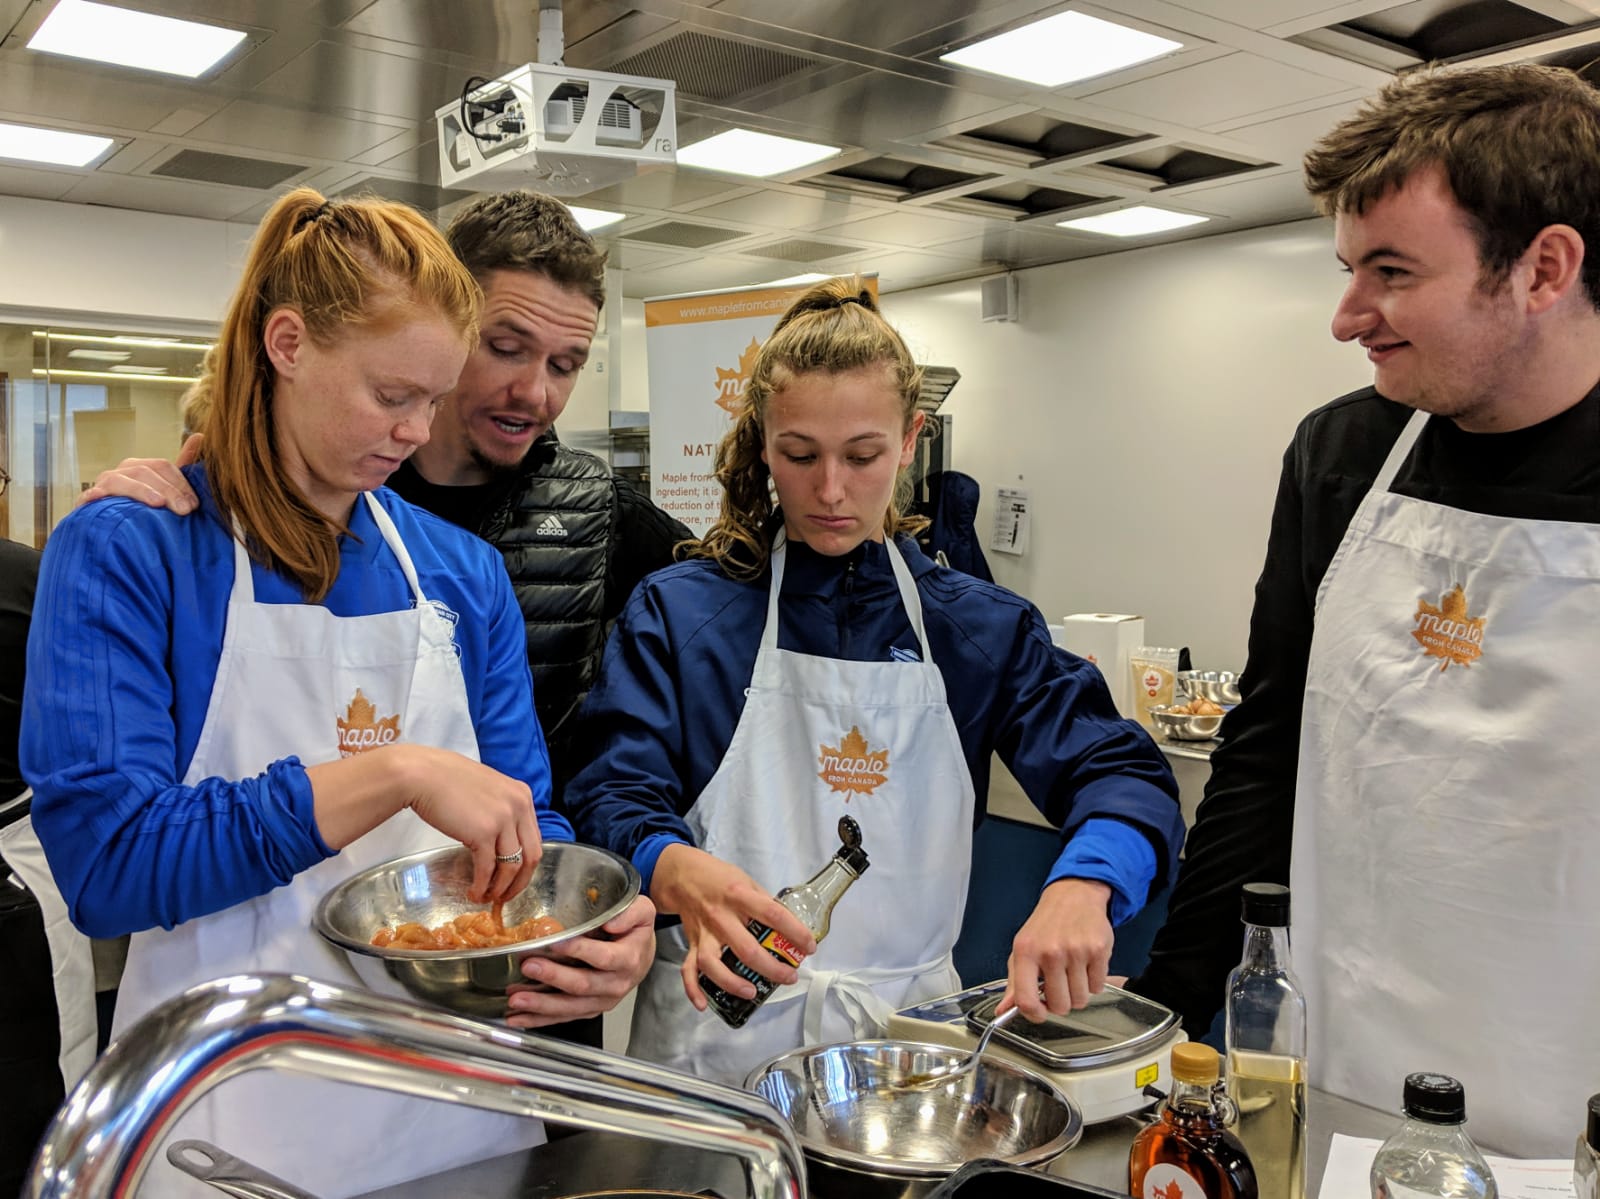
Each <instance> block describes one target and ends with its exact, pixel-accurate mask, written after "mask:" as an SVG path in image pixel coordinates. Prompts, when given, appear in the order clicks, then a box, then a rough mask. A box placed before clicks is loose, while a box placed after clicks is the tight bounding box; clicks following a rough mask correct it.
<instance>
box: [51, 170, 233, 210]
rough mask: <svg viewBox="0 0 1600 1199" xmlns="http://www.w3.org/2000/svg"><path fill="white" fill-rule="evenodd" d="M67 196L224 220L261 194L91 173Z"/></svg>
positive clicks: (73, 199) (80, 200) (82, 201)
mask: <svg viewBox="0 0 1600 1199" xmlns="http://www.w3.org/2000/svg"><path fill="white" fill-rule="evenodd" d="M66 199H67V200H68V201H69V202H71V203H73V204H105V205H108V206H109V207H112V208H134V209H138V210H140V211H142V212H166V213H172V214H174V215H177V216H194V217H209V218H210V219H212V220H217V221H225V220H229V219H231V218H233V217H234V216H236V215H237V214H238V213H240V212H242V211H244V210H245V209H247V208H250V207H252V206H253V205H255V204H257V203H258V202H259V201H260V199H261V193H260V192H258V191H249V190H246V189H244V188H236V187H206V186H204V185H202V184H198V183H190V182H187V181H186V180H180V179H152V178H150V177H149V176H145V175H90V176H89V177H88V178H86V179H84V180H83V181H82V182H80V183H79V184H78V186H77V187H75V188H73V189H72V190H71V191H70V192H68V193H67V196H66Z"/></svg>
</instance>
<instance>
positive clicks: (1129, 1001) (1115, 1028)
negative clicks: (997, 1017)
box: [967, 987, 1178, 1071]
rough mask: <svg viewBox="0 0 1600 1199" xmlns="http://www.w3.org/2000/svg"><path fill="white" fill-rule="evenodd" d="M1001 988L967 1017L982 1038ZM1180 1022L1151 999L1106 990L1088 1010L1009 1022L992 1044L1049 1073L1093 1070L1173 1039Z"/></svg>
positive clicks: (973, 1009) (1175, 1016) (1139, 1053)
mask: <svg viewBox="0 0 1600 1199" xmlns="http://www.w3.org/2000/svg"><path fill="white" fill-rule="evenodd" d="M1003 990H1004V988H1003V987H1002V988H1001V990H999V991H996V992H995V994H994V995H992V996H990V997H989V998H987V999H985V1000H983V1001H982V1002H981V1003H979V1004H978V1005H977V1006H975V1007H974V1008H972V1010H971V1011H969V1012H968V1013H967V1026H968V1027H969V1028H970V1029H972V1031H973V1032H974V1033H981V1032H982V1031H983V1030H984V1029H985V1028H987V1027H988V1025H989V1022H990V1021H991V1020H993V1019H994V1009H995V1008H996V1007H998V1006H999V1003H1000V996H1001V994H1002V993H1003ZM1177 1024H1178V1017H1177V1015H1176V1014H1175V1013H1174V1012H1173V1011H1171V1009H1169V1008H1166V1007H1164V1006H1162V1005H1161V1004H1159V1003H1157V1002H1155V1000H1153V999H1146V998H1144V997H1143V996H1142V995H1135V994H1133V993H1132V992H1130V991H1124V990H1122V989H1120V988H1118V987H1107V988H1106V989H1105V990H1104V991H1102V992H1100V994H1098V995H1095V996H1093V997H1092V998H1091V999H1090V1000H1089V1006H1088V1007H1086V1008H1083V1009H1081V1010H1080V1011H1076V1012H1070V1013H1068V1014H1067V1015H1065V1016H1049V1017H1047V1018H1046V1019H1045V1020H1044V1021H1043V1022H1042V1023H1039V1024H1033V1023H1031V1022H1029V1021H1027V1020H1013V1021H1012V1022H1011V1023H1010V1024H1007V1025H1005V1026H1004V1027H1003V1028H1001V1029H999V1030H998V1031H997V1032H996V1033H995V1034H994V1039H995V1040H996V1041H999V1042H1001V1043H1002V1044H1004V1045H1006V1046H1007V1047H1008V1048H1010V1049H1014V1050H1016V1051H1017V1052H1018V1053H1022V1054H1025V1055H1026V1056H1027V1057H1028V1058H1030V1059H1031V1060H1033V1061H1035V1062H1038V1063H1039V1064H1040V1065H1041V1066H1043V1067H1045V1068H1046V1069H1049V1070H1067V1071H1070V1070H1092V1069H1096V1068H1098V1067H1100V1066H1111V1065H1115V1064H1117V1063H1118V1062H1125V1061H1128V1060H1130V1059H1132V1058H1135V1057H1139V1056H1140V1055H1142V1054H1146V1053H1148V1052H1149V1051H1150V1050H1151V1048H1152V1047H1153V1046H1154V1045H1156V1044H1157V1043H1159V1042H1161V1041H1163V1040H1165V1039H1166V1038H1167V1037H1169V1036H1171V1035H1172V1033H1173V1030H1174V1029H1175V1028H1176V1027H1177Z"/></svg>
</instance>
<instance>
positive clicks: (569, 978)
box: [506, 895, 656, 1028]
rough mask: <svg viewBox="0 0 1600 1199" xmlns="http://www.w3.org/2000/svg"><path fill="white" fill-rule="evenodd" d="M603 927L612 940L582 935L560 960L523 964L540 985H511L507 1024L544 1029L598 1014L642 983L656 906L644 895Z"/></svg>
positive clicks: (565, 947) (651, 947)
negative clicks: (536, 987)
mask: <svg viewBox="0 0 1600 1199" xmlns="http://www.w3.org/2000/svg"><path fill="white" fill-rule="evenodd" d="M602 927H603V928H604V930H605V932H606V936H607V937H609V938H610V939H609V940H602V939H600V938H598V937H592V936H591V937H578V938H576V939H575V940H572V941H568V942H566V943H564V944H563V945H562V946H561V957H560V958H559V959H557V958H545V957H531V958H529V959H528V960H527V961H525V962H523V963H522V974H523V977H524V978H527V979H528V980H529V981H530V982H534V983H538V984H539V985H540V988H541V989H534V988H528V989H526V990H524V989H521V988H518V987H513V988H512V991H511V1001H510V1004H509V1007H510V1016H509V1018H508V1019H507V1020H506V1023H507V1024H509V1025H511V1026H512V1027H513V1028H542V1027H544V1026H545V1025H547V1024H561V1023H564V1022H566V1021H568V1020H583V1019H586V1018H588V1017H589V1016H598V1015H600V1014H602V1013H604V1012H609V1011H610V1010H611V1009H612V1008H614V1007H616V1006H617V1004H619V1003H621V1002H622V1000H623V998H624V997H625V996H626V995H627V994H628V993H629V992H630V991H632V990H633V989H634V988H635V987H636V986H638V985H639V980H640V979H642V978H643V977H644V976H645V973H646V972H647V971H648V970H649V969H650V963H651V962H652V961H654V960H655V953H656V909H655V905H654V904H653V903H651V902H650V900H649V899H648V898H647V897H646V896H643V895H641V896H639V897H638V898H637V899H635V900H634V901H633V902H632V903H631V904H629V905H628V907H627V909H626V910H625V911H623V912H622V913H620V914H619V915H617V916H614V917H612V919H610V920H608V921H607V922H606V923H605V924H604V925H603V926H602ZM545 987H548V988H550V989H549V990H544V989H542V988H545Z"/></svg>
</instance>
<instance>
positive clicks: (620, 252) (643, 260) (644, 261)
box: [600, 238, 693, 271]
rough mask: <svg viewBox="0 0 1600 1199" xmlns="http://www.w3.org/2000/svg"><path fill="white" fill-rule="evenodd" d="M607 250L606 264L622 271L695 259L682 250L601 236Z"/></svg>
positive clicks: (656, 266) (652, 267) (654, 268)
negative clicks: (642, 244) (687, 256)
mask: <svg viewBox="0 0 1600 1199" xmlns="http://www.w3.org/2000/svg"><path fill="white" fill-rule="evenodd" d="M600 241H601V245H602V246H604V247H605V251H606V265H607V266H610V267H614V268H616V269H617V270H620V271H650V270H656V269H657V268H659V267H663V266H667V265H669V264H671V263H676V262H687V261H693V259H692V258H686V257H685V256H684V254H683V253H682V252H681V251H678V250H668V249H663V248H659V247H656V246H640V245H635V244H634V243H633V242H630V241H622V240H619V239H613V238H601V239H600Z"/></svg>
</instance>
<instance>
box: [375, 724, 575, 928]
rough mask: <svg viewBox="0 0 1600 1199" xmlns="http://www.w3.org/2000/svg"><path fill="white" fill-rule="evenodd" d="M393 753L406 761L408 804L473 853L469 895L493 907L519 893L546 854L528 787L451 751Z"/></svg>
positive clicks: (417, 748)
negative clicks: (403, 757)
mask: <svg viewBox="0 0 1600 1199" xmlns="http://www.w3.org/2000/svg"><path fill="white" fill-rule="evenodd" d="M395 749H398V750H402V751H404V752H405V754H406V756H407V759H408V760H407V762H406V765H405V775H404V777H405V780H406V783H405V794H406V796H407V799H406V805H405V806H406V807H408V808H410V809H411V810H412V811H413V812H415V813H416V814H417V815H418V816H420V817H421V818H422V819H423V820H425V821H426V822H427V823H428V824H431V825H432V826H433V827H434V828H436V829H438V830H439V831H440V832H441V833H443V834H445V836H447V837H453V838H455V839H456V840H457V841H459V842H461V844H463V845H465V846H466V847H467V848H468V849H470V850H471V851H472V887H471V890H470V891H469V892H468V897H469V898H470V899H472V900H473V902H475V903H494V902H497V901H499V900H505V899H510V898H511V897H512V896H513V895H516V894H518V893H520V892H521V891H522V889H523V888H524V887H526V886H527V885H528V880H529V879H530V878H532V877H533V868H534V867H535V866H537V865H538V864H539V855H540V854H541V853H542V852H543V843H542V842H541V841H540V838H539V821H538V818H537V817H536V816H535V814H534V809H533V793H532V792H531V791H529V790H528V785H527V784H526V783H524V782H522V781H521V780H520V779H514V778H511V777H510V776H509V775H504V774H501V773H500V772H499V771H498V770H495V769H494V768H493V767H490V766H485V765H484V764H483V763H482V762H474V761H473V760H472V759H471V758H467V757H463V756H462V755H461V754H458V753H455V752H453V751H452V750H448V749H435V748H433V747H431V746H426V745H403V746H392V747H389V750H395ZM389 750H384V751H380V752H389Z"/></svg>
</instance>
